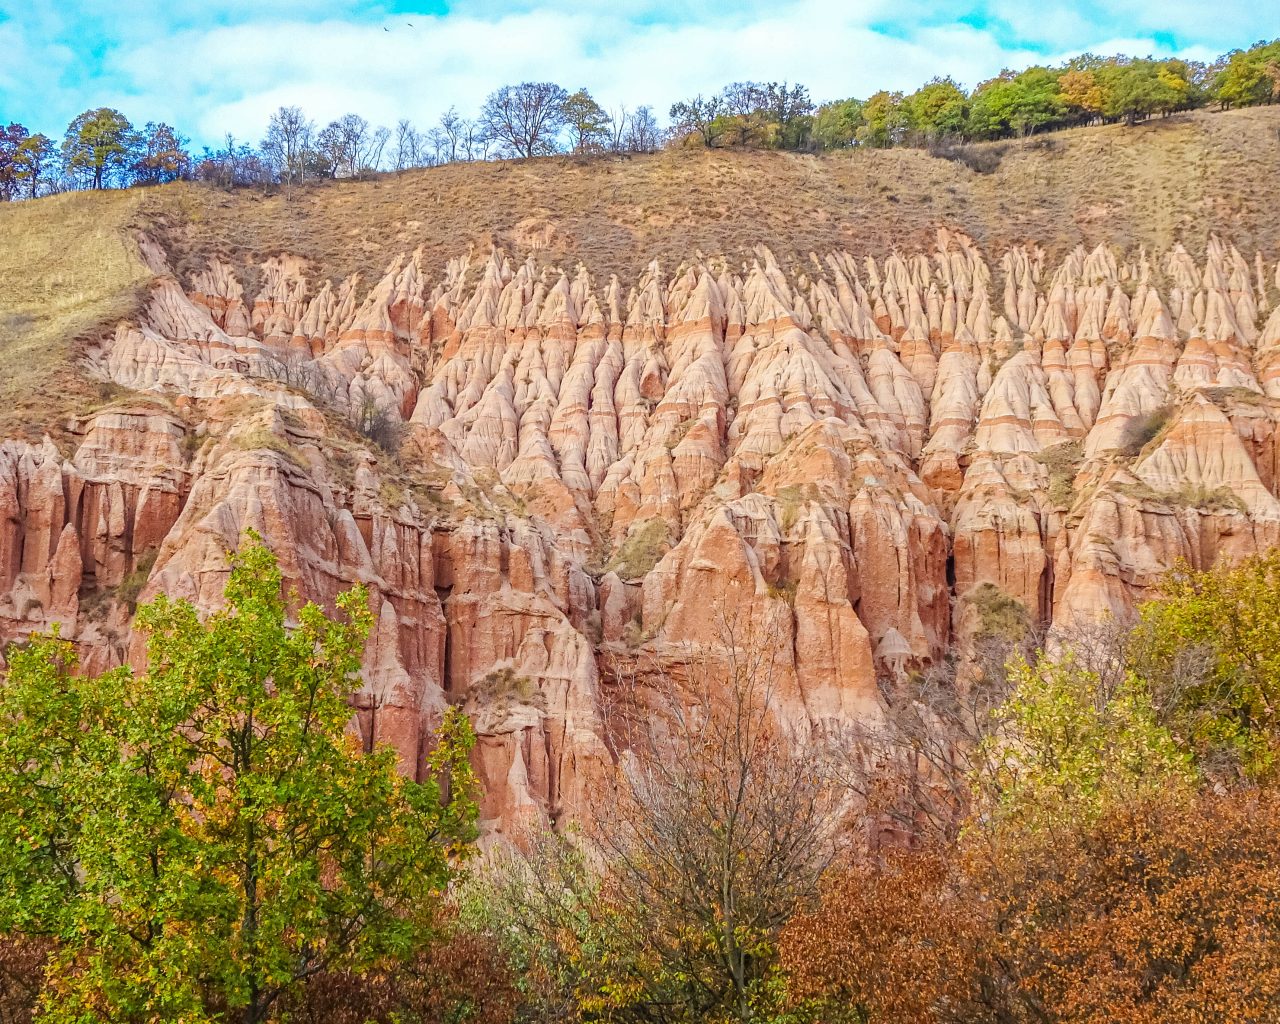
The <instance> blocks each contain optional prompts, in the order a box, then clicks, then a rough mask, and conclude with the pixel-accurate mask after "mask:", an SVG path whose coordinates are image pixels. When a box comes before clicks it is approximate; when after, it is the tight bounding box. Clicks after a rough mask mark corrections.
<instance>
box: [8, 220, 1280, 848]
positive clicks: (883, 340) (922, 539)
mask: <svg viewBox="0 0 1280 1024" xmlns="http://www.w3.org/2000/svg"><path fill="white" fill-rule="evenodd" d="M143 251H144V254H145V256H146V258H147V260H148V262H149V264H150V266H151V269H152V270H153V271H154V272H155V274H156V276H155V279H154V282H153V284H152V286H151V292H150V298H149V301H148V303H147V307H146V311H145V315H144V316H143V317H141V319H140V320H139V321H138V322H136V323H127V324H121V325H120V326H119V328H118V329H117V330H116V332H115V333H114V335H113V336H111V337H109V338H106V339H104V340H103V341H102V343H101V344H100V345H99V346H97V347H96V348H95V350H94V351H93V352H92V353H91V356H90V370H91V372H92V373H94V374H96V375H97V376H99V377H101V378H102V379H103V380H105V381H110V382H112V383H114V384H115V385H118V386H119V387H121V388H123V389H127V390H128V396H127V397H125V398H122V399H120V400H118V401H116V402H114V403H112V404H111V405H109V406H107V407H106V408H104V409H102V410H100V411H97V412H94V413H90V414H87V415H85V416H84V417H82V418H81V419H79V420H77V421H76V422H75V423H74V424H72V428H71V434H70V437H71V439H72V440H71V441H70V442H68V443H64V444H62V446H61V448H60V447H59V446H58V445H56V444H55V443H54V442H53V441H51V440H46V441H45V442H44V443H43V444H42V445H30V444H25V443H18V442H15V441H7V442H4V443H3V444H0V502H3V505H4V515H3V519H2V520H0V577H2V578H0V632H2V633H3V635H4V637H5V638H10V639H11V638H14V637H20V636H22V635H24V634H25V633H28V632H30V631H32V630H35V629H41V628H45V627H47V626H49V625H50V624H52V623H54V622H57V623H60V625H61V628H62V630H63V633H64V634H65V635H68V636H71V637H73V638H74V639H75V640H76V641H77V642H78V643H79V645H80V647H81V649H82V651H83V653H84V656H85V659H86V662H87V664H88V665H89V666H90V667H93V668H101V667H104V666H106V665H109V664H112V663H118V662H120V661H122V660H127V659H130V658H132V659H137V658H138V657H139V656H140V654H141V652H140V650H139V648H138V643H137V640H136V638H133V637H131V634H130V621H131V614H132V606H133V603H134V601H135V600H136V599H137V598H138V597H141V598H142V599H145V598H146V597H148V596H149V595H151V594H153V593H156V592H158V591H161V590H163V591H165V592H168V593H170V594H173V595H177V596H182V597H188V598H190V599H192V600H193V601H195V602H197V604H199V605H201V606H203V607H213V606H215V605H216V604H217V602H218V601H219V600H220V595H221V590H222V586H223V583H224V582H225V579H226V573H227V559H226V552H227V551H228V549H229V548H231V547H233V546H234V545H235V544H236V542H237V538H238V537H240V536H241V535H242V533H243V531H244V530H245V529H246V528H248V527H253V528H255V529H256V530H258V531H259V532H260V533H261V534H262V535H263V536H264V537H265V538H266V539H267V540H268V542H269V543H270V544H271V546H272V547H273V548H274V549H275V550H276V552H277V554H278V555H279V557H280V559H281V564H282V567H283V569H284V572H285V574H286V576H287V578H288V580H289V582H290V583H291V584H292V585H294V586H296V587H297V589H298V591H299V592H300V593H301V594H303V595H305V596H308V597H313V598H315V599H317V600H319V601H321V602H330V601H332V599H333V597H334V596H335V595H336V594H337V593H338V592H339V591H340V590H341V589H343V588H345V587H347V586H349V585H350V584H352V583H354V582H361V583H364V584H366V585H367V586H368V587H369V590H370V594H371V600H372V602H373V606H374V611H375V613H376V621H377V626H376V629H375V632H374V636H373V638H372V641H371V643H370V645H369V649H368V654H367V664H366V672H365V690H364V692H362V694H361V695H360V699H359V701H358V711H357V715H356V727H358V728H359V730H360V732H361V734H362V735H363V736H364V737H365V738H366V741H368V742H375V741H388V742H391V743H393V744H394V745H395V747H396V748H397V750H398V751H399V752H400V756H401V759H402V763H403V765H404V768H405V770H406V771H408V772H416V771H418V770H419V769H420V767H421V765H422V761H423V757H424V747H425V744H426V743H427V742H428V738H429V730H430V727H431V725H432V723H433V721H434V720H435V718H436V716H437V715H438V713H439V711H440V709H441V708H442V707H443V706H445V704H446V703H448V702H452V703H460V704H462V705H463V706H465V707H466V708H467V709H468V711H469V712H470V713H471V714H472V716H473V719H474V721H475V723H476V726H477V729H478V732H479V734H480V737H481V739H480V744H479V747H478V750H477V753H476V762H477V767H478V770H479V772H480V774H481V777H482V779H483V781H484V785H485V802H484V807H483V811H482V815H483V817H484V819H485V821H486V824H487V825H488V826H489V827H490V828H491V829H495V830H501V829H509V828H511V827H513V826H515V825H518V824H520V823H522V822H526V821H529V822H546V821H552V822H556V821H562V820H565V819H566V818H572V817H574V816H575V815H578V814H581V813H582V812H583V808H584V806H585V794H586V793H587V792H588V790H589V789H590V787H591V785H592V780H593V779H594V778H598V776H599V773H600V772H602V771H603V770H604V768H605V766H607V765H608V763H609V762H610V760H611V756H612V755H611V752H610V749H609V745H608V743H607V736H608V723H607V721H606V719H607V708H608V706H609V694H608V692H607V691H608V690H609V688H610V686H611V685H613V684H612V680H614V679H616V678H619V677H620V676H623V675H626V674H628V673H631V674H635V673H643V672H645V671H650V670H652V669H653V667H654V666H661V665H663V664H670V665H673V666H678V664H679V663H680V659H681V658H682V657H685V656H686V654H687V651H688V650H690V649H691V647H692V646H696V645H703V644H709V645H713V646H714V645H715V644H717V643H719V642H721V639H722V632H723V629H724V628H725V626H726V624H732V626H733V627H734V628H735V629H738V630H739V631H741V630H756V631H767V633H768V635H769V637H770V641H771V642H772V643H773V644H776V647H777V650H778V652H779V656H780V659H781V664H782V669H783V671H782V680H781V683H780V686H781V691H782V695H783V708H784V713H785V715H786V717H787V720H788V722H787V724H788V726H789V727H791V728H795V729H800V730H807V729H825V728H828V727H840V726H842V725H846V724H848V723H850V722H854V721H866V720H868V719H874V718H875V717H876V716H878V715H879V714H880V713H881V704H880V701H881V697H880V689H879V686H878V684H877V677H878V676H880V677H885V676H887V675H890V674H896V673H900V672H902V671H904V670H905V669H910V668H912V667H918V666H921V665H924V664H926V663H928V662H931V661H935V660H937V659H941V658H944V657H953V656H956V654H957V652H960V653H962V652H963V650H964V647H965V643H966V640H967V638H968V637H969V636H970V635H971V634H972V633H973V631H974V630H975V629H977V628H979V626H980V622H979V620H980V617H981V616H980V612H979V610H977V609H975V607H974V606H973V602H972V598H973V595H974V594H975V592H977V590H978V588H984V590H985V591H987V592H989V587H990V586H994V587H997V588H999V590H1000V591H1002V592H1003V593H1004V594H1006V595H1008V596H1009V597H1011V598H1013V599H1015V600H1017V601H1018V602H1021V604H1022V605H1023V606H1024V607H1025V608H1026V609H1027V611H1028V613H1029V614H1030V615H1031V616H1033V617H1035V618H1036V619H1038V620H1040V621H1042V622H1045V623H1049V622H1066V621H1070V620H1072V619H1075V618H1078V617H1090V618H1091V617H1097V616H1100V615H1106V614H1123V613H1126V612H1128V611H1129V610H1131V609H1132V607H1133V605H1134V603H1135V602H1136V601H1138V600H1140V599H1141V598H1142V597H1143V595H1144V593H1146V592H1147V590H1148V588H1149V587H1150V585H1151V584H1152V582H1153V581H1154V580H1155V579H1156V578H1157V577H1158V576H1159V575H1160V574H1161V573H1162V572H1164V571H1165V570H1166V569H1168V568H1169V567H1170V566H1171V565H1172V564H1173V563H1174V562H1175V560H1177V559H1179V558H1185V559H1187V560H1188V561H1190V562H1191V563H1192V564H1193V565H1197V566H1204V565H1208V564H1209V563H1211V562H1213V561H1214V560H1215V559H1218V558H1223V557H1226V558H1235V557H1239V556H1242V555H1244V554H1247V553H1249V552H1252V551H1255V550H1258V549H1260V548H1264V547H1267V546H1270V545H1274V544H1276V543H1278V542H1280V501H1277V498H1276V493H1277V486H1278V484H1277V476H1278V474H1277V463H1278V461H1280V457H1278V455H1277V451H1276V438H1277V429H1276V424H1277V419H1278V418H1280V311H1276V312H1271V304H1272V299H1273V298H1274V297H1275V295H1276V288H1277V286H1280V272H1277V273H1271V271H1270V269H1269V268H1268V267H1267V266H1266V265H1265V264H1264V262H1263V260H1262V257H1261V256H1260V255H1258V256H1256V257H1255V258H1253V259H1246V258H1245V257H1244V256H1243V255H1241V254H1240V253H1238V252H1237V251H1236V250H1235V249H1234V248H1232V247H1231V246H1230V245H1227V244H1224V243H1220V242H1217V241H1214V242H1213V243H1212V244H1211V245H1210V247H1209V249H1208V251H1207V252H1205V253H1203V254H1200V255H1199V257H1198V258H1197V257H1193V256H1192V255H1191V254H1189V253H1188V252H1186V251H1184V250H1183V249H1182V248H1181V247H1178V248H1175V249H1174V250H1173V251H1172V252H1169V253H1165V254H1161V255H1159V256H1151V255H1148V254H1145V253H1141V252H1140V253H1136V254H1128V255H1123V254H1120V253H1116V252H1112V251H1110V250H1108V249H1107V248H1105V247H1099V248H1098V249H1097V250H1095V251H1093V252H1091V253H1086V252H1084V251H1083V250H1078V251H1076V252H1074V253H1071V254H1070V255H1069V256H1068V257H1067V258H1066V259H1065V260H1064V261H1063V262H1062V263H1061V264H1060V265H1058V266H1056V267H1053V266H1049V265H1048V264H1047V263H1046V260H1045V257H1044V254H1043V253H1042V252H1041V251H1040V250H1038V249H1035V248H1031V247H1026V248H1015V249H1011V250H1009V251H1008V252H1005V253H1002V254H999V256H998V258H996V259H994V260H992V261H989V260H988V258H987V256H985V255H984V254H983V253H981V252H979V251H978V249H977V248H976V247H975V245H974V244H973V243H972V242H971V241H970V240H969V239H967V238H965V237H963V236H959V235H954V234H949V233H947V232H945V231H944V232H940V233H939V236H938V239H937V245H936V248H935V249H934V251H932V252H921V253H914V254H910V255H897V254H895V255H890V256H889V257H888V258H886V259H883V260H880V261H877V260H875V259H872V258H865V259H856V258H855V257H853V256H851V255H849V254H847V253H832V254H827V255H822V256H818V255H815V256H812V257H811V258H810V259H809V261H808V262H807V263H804V264H802V265H799V266H789V267H785V268H784V267H783V266H781V265H779V263H778V262H777V261H776V260H775V259H774V257H773V256H772V255H771V254H770V253H768V252H766V251H761V252H759V253H758V254H757V255H756V257H755V258H753V259H751V260H749V261H746V262H742V261H729V260H723V259H699V260H696V261H693V262H691V263H689V264H687V265H685V266H681V267H679V268H675V269H673V270H672V271H671V272H669V273H668V272H665V271H664V269H663V268H660V267H658V266H657V265H656V264H655V265H653V266H651V267H650V268H649V270H648V272H647V273H645V274H644V275H643V277H642V278H641V279H640V280H638V281H636V282H635V283H634V284H633V285H630V286H627V285H624V284H623V283H622V282H620V281H618V280H617V279H616V278H615V279H610V280H608V281H598V280H594V279H593V278H592V277H591V276H590V274H589V273H588V272H587V270H586V269H585V268H582V267H578V268H575V269H567V270H560V269H557V268H553V267H546V266H540V265H539V264H537V263H536V262H535V261H533V260H529V261H526V262H523V263H521V262H517V261H515V260H513V259H512V258H510V257H507V256H504V255H503V254H502V253H500V252H494V253H490V254H486V255H482V256H472V257H462V258H458V259H456V260H454V261H452V262H451V263H450V264H449V265H448V266H447V267H445V268H444V269H443V273H439V274H435V273H433V271H434V268H430V267H426V266H423V265H422V260H421V259H420V257H419V256H418V255H416V254H412V255H407V256H406V257H404V258H402V259H400V260H398V261H397V262H396V263H394V264H393V265H392V266H391V267H389V268H388V270H387V273H386V275H385V276H384V277H383V278H382V280H380V281H378V282H376V283H375V284H374V285H373V286H372V287H371V288H367V289H366V288H364V287H362V285H361V283H360V282H359V281H356V280H348V281H342V282H331V281H325V280H317V279H315V278H314V277H313V276H312V275H311V274H310V273H309V270H308V268H307V266H306V264H305V263H304V262H303V261H301V260H297V259H292V258H287V257H280V258H274V259H271V260H268V261H267V263H266V264H264V265H263V266H262V267H261V268H260V272H259V273H258V274H257V275H256V277H257V279H259V280H260V281H261V289H260V291H259V292H258V294H257V295H248V294H246V289H245V287H244V285H243V283H242V281H243V280H244V275H243V274H242V272H241V268H236V267H233V266H230V265H228V264H226V263H223V262H220V261H218V260H214V261H211V262H210V264H209V265H208V267H207V269H206V270H205V271H204V272H203V273H201V274H199V275H198V276H197V277H196V278H195V279H194V280H193V281H192V282H191V283H190V285H189V287H188V288H186V289H184V288H183V286H182V285H181V284H180V282H179V281H178V280H177V279H176V278H175V277H174V276H173V275H172V274H171V273H170V272H169V270H168V267H167V265H166V264H165V257H164V253H163V252H161V251H160V249H159V248H158V247H157V246H155V245H154V244H152V243H150V242H147V241H146V240H144V242H143ZM370 438H372V439H373V440H371V439H370ZM375 441H381V442H382V444H381V445H380V444H377V443H375ZM392 450H394V454H392ZM984 585H987V586H986V587H984Z"/></svg>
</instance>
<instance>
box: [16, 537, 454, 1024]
mask: <svg viewBox="0 0 1280 1024" xmlns="http://www.w3.org/2000/svg"><path fill="white" fill-rule="evenodd" d="M226 599H227V607H226V608H225V609H224V610H223V611H220V612H217V613H215V614H214V615H211V616H210V617H209V618H208V619H207V620H206V621H204V622H202V621H201V620H200V619H199V617H198V616H197V614H196V611H195V609H194V608H193V607H192V606H191V605H189V604H187V603H186V602H184V601H178V602H172V601H170V600H168V599H167V598H165V597H160V598H157V599H156V601H154V602H153V603H152V604H150V605H148V606H145V607H143V608H141V609H140V610H139V612H138V625H139V628H140V629H141V630H142V631H143V633H144V634H145V635H146V636H147V641H148V642H147V660H148V670H147V672H146V674H144V675H135V674H134V673H133V672H131V671H129V670H128V669H127V668H122V669H117V670H114V671H111V672H108V673H106V674H105V675H102V676H99V677H97V678H91V677H84V676H79V675H77V674H76V672H75V668H76V665H75V654H74V650H73V648H72V645H71V644H70V643H68V642H67V641H65V640H61V639H59V638H58V637H57V635H56V634H55V635H54V636H49V637H38V638H36V639H34V640H33V641H32V642H31V643H30V644H29V645H28V646H26V647H24V648H21V649H17V650H14V651H12V652H11V654H10V660H9V675H8V678H7V680H6V681H5V683H4V685H3V686H2V687H0V933H8V934H16V935H21V936H27V937H32V938H37V939H38V938H41V937H48V938H50V939H52V940H53V942H54V949H53V952H52V954H51V957H50V960H49V965H48V968H47V970H46V975H45V977H46V984H45V990H44V993H43V996H42V1000H43V1006H44V1016H43V1017H42V1019H45V1020H50V1021H62V1022H70V1021H85V1020H118V1021H137V1022H160V1021H176V1020H183V1021H192V1022H210V1021H215V1020H217V1021H236V1022H241V1024H260V1022H262V1021H264V1020H266V1019H268V1017H269V1016H270V1015H271V1014H272V1013H273V1010H274V1007H276V1005H277V1004H278V1002H279V1001H280V1000H281V999H283V998H285V997H287V996H289V995H290V994H296V993H297V991H298V990H299V988H301V987H303V986H305V985H306V984H307V982H308V980H309V979H311V978H313V977H316V976H319V975H322V974H325V975H331V974H332V973H333V972H341V971H361V970H364V969H367V968H369V967H371V966H374V965H380V966H381V965H385V964H387V963H394V962H396V961H398V960H401V959H404V958H406V957H408V956H410V955H411V954H412V952H413V951H414V949H415V947H420V946H421V945H422V944H423V943H424V942H426V941H428V940H429V938H430V932H429V928H430V918H431V915H432V912H433V911H434V910H435V909H436V908H437V907H438V905H439V900H440V897H441V893H442V892H443V890H444V887H445V886H446V885H447V883H448V881H449V879H450V878H451V876H452V873H453V869H452V866H451V865H452V862H453V860H454V858H455V857H456V856H457V855H459V854H461V853H463V852H465V849H466V844H467V843H468V841H469V840H470V839H471V838H472V836H473V833H474V819H475V805H474V803H473V802H472V799H471V795H470V791H471V788H472V782H473V777H472V775H471V772H470V768H469V761H468V751H469V749H470V746H471V743H472V734H471V732H470V727H469V725H468V723H467V721H466V719H465V718H462V717H461V716H460V715H457V714H449V715H447V716H446V717H445V720H444V723H443V725H442V726H441V729H440V732H439V738H438V745H437V747H436V749H435V751H434V753H433V754H432V755H431V756H430V758H429V759H428V762H427V767H428V768H429V775H430V778H429V781H427V782H425V783H422V784H419V783H415V782H411V781H408V780H406V779H404V778H402V777H401V776H400V775H399V774H398V773H397V770H396V755H395V752H394V751H393V750H391V749H390V748H386V747H383V748H379V749H377V750H375V751H373V752H371V753H367V754H364V753H361V752H360V750H359V747H358V744H357V743H356V741H355V740H354V739H353V738H352V737H350V736H348V735H346V733H345V727H346V725H347V723H348V721H349V720H350V718H351V706H350V703H349V701H350V698H351V696H352V693H353V692H354V690H355V688H356V687H357V685H358V683H359V680H358V677H357V672H358V670H359V667H360V660H361V652H362V650H363V647H364V642H365V637H366V636H367V634H368V631H369V627H370V623H371V615H370V612H369V610H368V605H367V596H366V594H365V593H364V591H363V589H361V588H356V589H354V590H352V591H349V592H348V593H346V594H343V595H342V596H340V597H339V598H338V602H337V603H338V607H339V609H340V610H341V612H342V613H343V616H344V617H343V618H342V619H340V620H335V619H330V618H328V617H326V616H325V615H324V613H323V612H322V611H321V610H320V609H319V608H317V607H316V606H315V605H313V604H308V605H306V606H305V607H303V608H301V609H300V610H299V611H297V612H296V620H297V623H298V625H297V626H296V627H295V628H293V629H290V628H287V627H286V615H287V613H286V606H285V603H284V601H283V600H282V597H281V576H280V571H279V569H278V568H277V567H276V563H275V560H274V558H273V557H272V556H271V554H270V552H269V551H268V550H267V549H266V548H265V547H264V546H263V545H262V544H261V543H260V542H258V540H257V538H256V537H255V538H252V543H250V544H249V545H248V546H247V547H245V548H244V549H243V550H241V551H240V552H239V553H238V554H237V555H235V556H234V559H233V562H232V570H231V575H230V579H229V581H228V583H227V588H226Z"/></svg>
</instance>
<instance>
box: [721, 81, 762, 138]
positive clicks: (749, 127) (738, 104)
mask: <svg viewBox="0 0 1280 1024" xmlns="http://www.w3.org/2000/svg"><path fill="white" fill-rule="evenodd" d="M768 104H769V90H768V87H767V86H765V85H764V84H762V83H760V82H733V83H731V84H730V85H726V86H725V87H724V90H723V91H722V92H721V93H720V109H721V114H720V120H721V122H722V124H723V130H724V138H725V141H726V142H727V143H728V144H729V145H732V146H751V145H759V144H762V143H765V142H768V141H769V139H770V136H771V130H770V129H771V126H772V122H771V120H770V111H769V106H768Z"/></svg>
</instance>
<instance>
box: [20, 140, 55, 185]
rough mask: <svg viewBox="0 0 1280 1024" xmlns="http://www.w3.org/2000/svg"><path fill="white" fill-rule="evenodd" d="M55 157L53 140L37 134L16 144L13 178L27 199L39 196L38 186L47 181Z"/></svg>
mask: <svg viewBox="0 0 1280 1024" xmlns="http://www.w3.org/2000/svg"><path fill="white" fill-rule="evenodd" d="M56 155H57V150H56V149H55V148H54V145H53V140H52V139H50V138H49V136H47V135H42V134H40V133H39V132H36V133H35V134H34V135H28V136H27V137H26V138H25V139H23V140H22V142H21V143H19V144H18V148H17V150H16V152H15V153H14V155H13V176H14V179H15V181H16V183H17V185H18V187H19V188H20V189H21V190H22V191H23V192H25V193H26V196H27V198H28V199H34V198H35V197H36V196H37V195H39V194H40V186H41V185H43V184H45V183H46V182H47V181H48V179H49V171H50V169H51V168H52V167H53V164H54V158H55V157H56Z"/></svg>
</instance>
